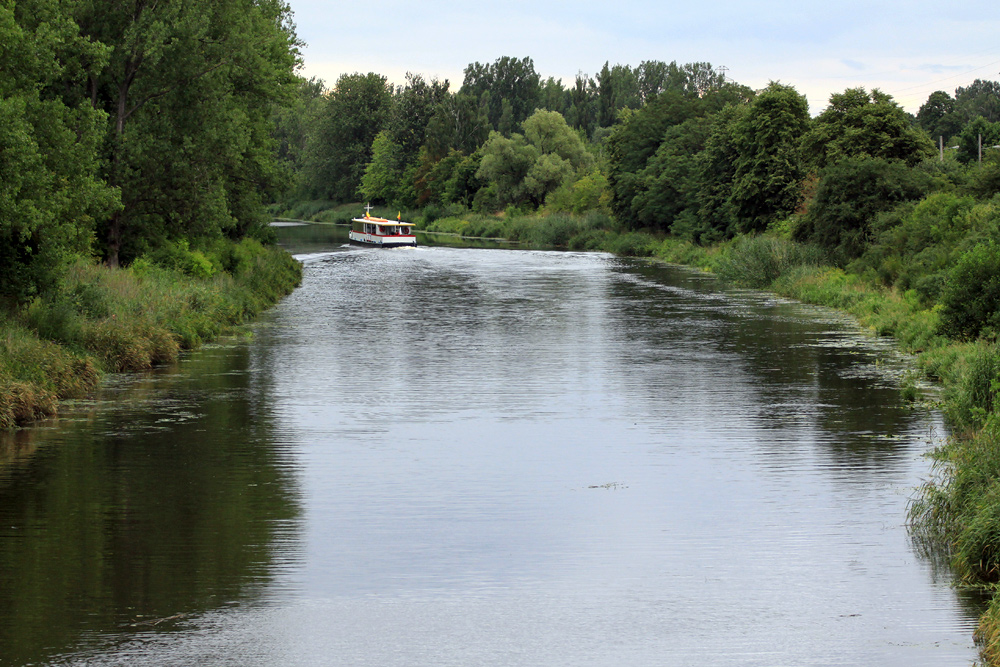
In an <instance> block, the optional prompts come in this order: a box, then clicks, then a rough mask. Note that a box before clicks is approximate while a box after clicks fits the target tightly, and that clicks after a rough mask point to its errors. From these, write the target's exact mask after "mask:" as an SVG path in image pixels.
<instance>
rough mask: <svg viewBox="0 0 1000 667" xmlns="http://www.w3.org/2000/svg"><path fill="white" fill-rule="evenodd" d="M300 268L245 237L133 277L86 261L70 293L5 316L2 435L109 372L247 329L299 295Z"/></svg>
mask: <svg viewBox="0 0 1000 667" xmlns="http://www.w3.org/2000/svg"><path fill="white" fill-rule="evenodd" d="M300 280H301V267H300V265H299V264H298V262H296V261H295V260H294V259H292V257H291V256H289V255H288V254H287V253H286V252H284V251H283V250H280V249H277V248H269V247H264V246H262V245H261V244H260V243H258V242H256V241H254V240H251V239H246V240H244V241H241V242H240V243H238V244H229V243H221V242H220V243H218V244H216V245H215V246H213V247H211V248H205V249H203V250H198V251H192V250H190V249H188V248H187V246H184V245H179V246H171V247H167V248H165V249H163V250H161V251H158V253H157V254H156V255H155V256H153V257H150V258H144V259H140V260H137V261H136V262H135V263H134V264H133V265H132V266H131V267H129V268H127V269H119V270H111V269H108V268H106V267H104V266H98V265H95V264H94V263H92V262H88V261H83V260H80V261H78V262H77V263H76V264H74V265H73V266H71V267H70V268H69V270H68V272H67V274H66V275H65V276H64V279H63V284H62V286H61V289H60V290H59V291H58V292H57V293H54V294H50V295H48V296H46V297H42V298H38V299H35V300H34V301H33V302H31V303H30V304H28V305H26V306H24V307H21V308H19V309H17V310H14V311H8V312H6V313H3V314H0V428H9V427H12V426H15V425H17V424H23V423H26V422H30V421H33V420H36V419H39V418H42V417H45V416H49V415H52V414H54V413H55V411H56V409H57V406H58V402H59V400H60V399H65V398H72V397H78V396H82V395H84V394H86V393H87V392H88V391H90V390H91V389H93V388H94V386H95V385H96V384H97V383H98V382H99V381H100V378H101V376H102V375H103V374H104V373H114V372H121V371H136V370H144V369H148V368H151V367H153V366H154V365H156V364H161V363H166V362H169V361H172V360H174V359H176V358H177V355H178V354H179V353H180V351H181V350H184V349H191V348H195V347H197V346H199V345H200V344H201V343H203V342H205V341H208V340H211V339H213V338H215V337H217V336H219V335H220V334H223V333H225V332H227V331H229V330H231V329H232V328H233V327H234V326H236V325H239V324H241V323H244V322H246V321H247V320H249V319H250V318H252V317H254V316H255V315H257V314H258V313H260V312H261V311H262V310H264V309H265V308H267V307H269V306H271V305H273V304H274V303H275V302H277V301H278V299H280V298H281V297H282V296H284V295H285V294H287V293H288V292H290V291H291V290H292V289H293V288H294V287H295V286H296V285H298V283H299V281H300Z"/></svg>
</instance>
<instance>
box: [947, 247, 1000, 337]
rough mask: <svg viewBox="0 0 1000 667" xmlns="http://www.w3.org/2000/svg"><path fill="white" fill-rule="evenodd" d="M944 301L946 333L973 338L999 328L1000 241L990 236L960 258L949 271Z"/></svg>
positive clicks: (991, 334)
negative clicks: (998, 242) (991, 238)
mask: <svg viewBox="0 0 1000 667" xmlns="http://www.w3.org/2000/svg"><path fill="white" fill-rule="evenodd" d="M941 305H942V309H941V326H942V331H943V332H944V333H945V334H946V335H949V336H952V337H955V338H958V339H965V340H971V339H974V338H976V337H977V336H980V335H986V336H991V337H992V336H996V334H997V333H998V332H1000V245H998V244H997V243H996V242H994V241H992V240H988V241H985V242H983V243H979V244H977V245H976V246H974V247H973V248H972V249H971V250H969V251H968V252H967V253H965V254H964V255H962V256H961V257H960V258H959V260H958V263H957V264H956V265H955V267H954V268H953V269H952V270H951V272H950V273H949V274H948V277H947V281H946V283H945V286H944V291H943V293H942V295H941Z"/></svg>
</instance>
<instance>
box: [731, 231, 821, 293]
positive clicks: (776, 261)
mask: <svg viewBox="0 0 1000 667" xmlns="http://www.w3.org/2000/svg"><path fill="white" fill-rule="evenodd" d="M824 259H825V258H824V256H823V252H822V251H821V250H820V249H819V248H817V247H815V246H810V245H803V244H801V243H795V242H794V241H790V240H788V239H785V238H781V237H777V236H743V237H739V238H737V239H736V240H735V241H734V242H733V243H732V244H731V245H729V246H728V247H727V248H726V249H725V251H724V253H723V254H722V255H721V257H720V258H719V260H718V262H717V263H716V266H715V271H716V273H718V275H719V277H721V278H723V279H724V280H728V281H730V282H733V283H736V284H738V285H743V286H745V287H755V288H758V289H760V288H765V287H770V286H771V285H772V284H774V282H775V281H776V280H778V279H779V278H781V277H782V276H783V275H785V274H786V273H788V272H789V271H791V270H792V269H798V268H800V267H803V266H820V265H822V264H823V261H824Z"/></svg>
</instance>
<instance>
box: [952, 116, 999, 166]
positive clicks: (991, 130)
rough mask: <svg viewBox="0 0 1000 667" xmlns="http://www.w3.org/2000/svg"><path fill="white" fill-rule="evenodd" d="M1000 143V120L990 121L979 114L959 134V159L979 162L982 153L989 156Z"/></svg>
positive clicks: (967, 161) (966, 161)
mask: <svg viewBox="0 0 1000 667" xmlns="http://www.w3.org/2000/svg"><path fill="white" fill-rule="evenodd" d="M998 144H1000V121H996V122H992V123H991V122H990V121H988V120H986V119H985V118H983V117H982V116H978V117H977V118H975V119H974V120H973V121H972V122H970V123H969V124H968V125H966V126H965V127H964V128H962V131H961V133H959V135H958V159H959V160H960V161H962V162H965V163H970V162H978V161H979V159H980V154H982V156H983V157H984V158H986V157H989V156H990V154H991V153H992V152H993V151H998V150H1000V149H997V148H994V146H997V145H998Z"/></svg>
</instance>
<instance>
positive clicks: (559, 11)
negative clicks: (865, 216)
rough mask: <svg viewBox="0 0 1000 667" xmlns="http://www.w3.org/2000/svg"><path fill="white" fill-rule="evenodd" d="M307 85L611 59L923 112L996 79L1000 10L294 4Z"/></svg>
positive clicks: (923, 5)
mask: <svg viewBox="0 0 1000 667" xmlns="http://www.w3.org/2000/svg"><path fill="white" fill-rule="evenodd" d="M291 4H292V9H293V11H294V12H295V14H296V23H297V24H298V31H299V35H300V37H302V39H304V40H305V41H306V42H307V44H308V45H307V46H306V47H305V48H304V50H303V56H304V60H305V67H304V71H303V73H304V74H305V75H306V76H318V77H320V78H322V79H324V80H325V81H326V82H327V84H328V85H332V84H333V83H334V82H335V81H336V79H337V77H338V76H340V75H341V74H345V73H351V72H355V71H358V72H369V71H374V72H378V73H380V74H383V75H385V76H387V77H388V78H389V80H390V81H392V82H394V83H402V81H403V80H404V76H405V74H406V72H407V71H412V72H416V73H420V74H422V75H424V76H425V77H426V78H432V77H437V78H440V79H449V80H450V82H451V84H452V90H456V89H457V88H459V87H460V86H461V83H462V76H463V75H462V71H463V70H464V68H465V67H466V65H468V64H469V63H471V62H475V61H478V62H482V63H490V62H493V61H494V60H496V59H497V58H498V57H500V56H513V57H517V58H521V57H524V56H529V57H531V58H532V60H533V61H534V63H535V69H536V71H538V73H539V74H541V75H542V77H543V78H544V77H548V76H553V77H555V78H557V79H562V80H563V82H564V83H566V84H568V83H570V82H571V81H572V80H573V78H574V77H575V76H576V74H577V73H578V72H581V71H582V72H585V73H588V74H590V75H593V74H595V73H596V72H597V71H599V70H600V68H601V66H602V65H603V64H604V62H605V61H609V62H610V63H611V64H616V63H622V64H629V65H633V66H635V65H638V64H639V63H640V62H641V61H643V60H664V61H667V62H670V61H672V60H676V61H677V62H679V63H687V62H710V63H712V64H713V65H715V66H722V65H725V66H726V67H727V68H728V76H729V77H730V78H732V79H734V80H736V81H738V82H740V83H743V84H746V85H748V86H751V87H754V88H762V87H764V86H766V85H767V83H768V82H769V81H771V80H778V81H781V82H783V83H786V84H790V85H793V86H795V87H796V88H797V89H798V90H799V91H800V92H801V93H803V94H804V95H806V97H807V98H808V100H809V103H810V108H811V109H812V111H813V113H818V112H819V111H821V110H822V109H823V108H824V107H825V106H826V104H827V101H828V100H829V97H830V95H831V94H832V93H836V92H840V91H843V90H844V89H845V88H850V87H857V86H861V87H865V88H868V89H871V88H880V89H882V90H884V91H886V92H888V93H890V94H892V95H894V96H895V97H896V99H897V101H898V102H900V103H901V104H902V105H903V106H904V107H905V108H906V109H907V110H909V111H911V112H915V111H916V110H917V109H918V108H919V106H920V105H921V104H922V103H923V102H924V101H925V100H926V99H927V96H928V95H929V94H930V93H932V92H933V91H935V90H948V91H951V90H954V88H955V87H957V86H961V85H968V84H969V83H971V82H972V81H973V80H974V79H975V78H977V77H978V78H991V79H997V78H1000V67H996V66H991V65H990V63H993V61H997V60H998V59H1000V52H997V51H995V50H994V51H988V50H987V49H989V48H991V46H990V45H992V44H994V43H995V39H996V38H995V36H996V34H997V33H998V30H1000V19H997V18H996V16H997V13H996V10H995V6H994V4H993V3H992V2H991V3H986V2H979V1H973V2H965V3H962V4H961V5H947V4H946V3H940V2H935V3H930V2H926V1H924V0H916V1H913V2H905V3H904V2H874V3H873V2H871V1H870V0H868V1H866V2H860V1H855V0H846V1H845V2H839V3H830V2H815V1H809V0H806V1H802V0H771V1H764V2H756V3H746V2H739V3H737V2H730V1H726V0H705V1H703V2H689V1H686V2H683V3H681V2H669V1H668V2H637V1H635V0H623V1H621V2H618V3H615V4H608V3H606V2H601V3H596V2H588V1H586V0H580V1H578V2H551V1H550V2H546V1H543V0H536V1H534V2H531V1H527V0H512V1H509V2H503V3H499V4H489V5H476V4H473V3H468V2H455V1H452V0H425V1H424V2H422V3H413V2H401V1H396V0H385V1H382V2H378V3H330V2H322V1H320V0H291Z"/></svg>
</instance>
